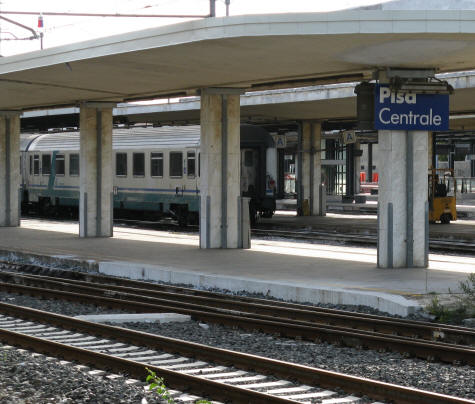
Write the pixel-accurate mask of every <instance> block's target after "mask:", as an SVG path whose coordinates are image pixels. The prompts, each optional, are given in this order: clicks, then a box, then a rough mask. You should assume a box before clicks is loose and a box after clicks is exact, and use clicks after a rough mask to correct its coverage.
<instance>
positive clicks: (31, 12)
mask: <svg viewBox="0 0 475 404" xmlns="http://www.w3.org/2000/svg"><path fill="white" fill-rule="evenodd" d="M0 14H15V15H40V14H42V15H49V16H63V17H64V16H66V17H122V18H142V17H146V18H206V17H209V15H203V14H119V13H71V12H56V11H0Z"/></svg>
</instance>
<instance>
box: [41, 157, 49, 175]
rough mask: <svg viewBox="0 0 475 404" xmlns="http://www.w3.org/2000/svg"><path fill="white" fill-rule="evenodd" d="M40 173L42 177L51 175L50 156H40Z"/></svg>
mask: <svg viewBox="0 0 475 404" xmlns="http://www.w3.org/2000/svg"><path fill="white" fill-rule="evenodd" d="M41 173H42V174H43V175H50V174H51V155H50V154H43V155H42V156H41Z"/></svg>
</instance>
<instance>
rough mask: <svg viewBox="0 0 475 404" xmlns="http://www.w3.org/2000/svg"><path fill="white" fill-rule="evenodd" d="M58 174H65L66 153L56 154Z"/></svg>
mask: <svg viewBox="0 0 475 404" xmlns="http://www.w3.org/2000/svg"><path fill="white" fill-rule="evenodd" d="M55 168H56V175H64V172H65V170H64V154H57V155H56V166H55Z"/></svg>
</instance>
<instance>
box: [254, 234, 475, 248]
mask: <svg viewBox="0 0 475 404" xmlns="http://www.w3.org/2000/svg"><path fill="white" fill-rule="evenodd" d="M251 234H252V235H253V236H260V237H266V236H267V237H268V236H272V237H284V238H293V239H296V240H309V241H311V240H325V241H329V240H331V241H336V242H339V243H341V242H349V243H355V244H363V245H376V244H377V241H378V237H377V235H374V234H347V233H342V232H338V231H336V232H323V231H305V230H295V231H289V230H275V229H255V228H254V229H252V232H251ZM429 247H430V248H431V249H432V250H447V249H449V250H451V251H460V252H471V253H473V251H475V243H473V242H472V243H470V242H466V241H460V240H459V241H457V240H442V239H436V238H431V239H429Z"/></svg>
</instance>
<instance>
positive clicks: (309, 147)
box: [298, 121, 326, 216]
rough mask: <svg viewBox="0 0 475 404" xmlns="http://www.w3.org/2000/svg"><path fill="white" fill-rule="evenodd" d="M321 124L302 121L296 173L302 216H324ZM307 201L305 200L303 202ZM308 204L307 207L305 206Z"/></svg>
mask: <svg viewBox="0 0 475 404" xmlns="http://www.w3.org/2000/svg"><path fill="white" fill-rule="evenodd" d="M321 138H322V124H321V123H320V122H310V121H306V122H303V123H302V146H301V147H302V151H301V154H300V155H301V156H302V157H301V158H302V163H301V168H302V169H301V172H299V173H298V175H299V176H300V181H301V183H302V186H301V188H300V189H301V193H302V195H300V196H299V197H300V198H301V200H302V203H301V204H300V206H301V207H302V208H301V211H302V215H303V216H325V214H326V206H325V205H326V203H325V195H324V189H323V187H322V158H321ZM305 201H307V202H305ZM307 206H308V208H307Z"/></svg>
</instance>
